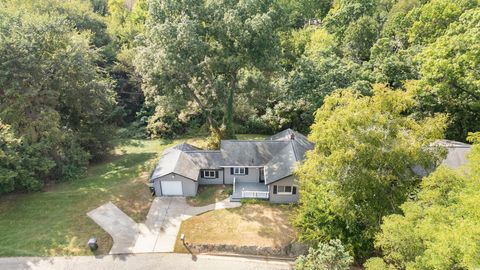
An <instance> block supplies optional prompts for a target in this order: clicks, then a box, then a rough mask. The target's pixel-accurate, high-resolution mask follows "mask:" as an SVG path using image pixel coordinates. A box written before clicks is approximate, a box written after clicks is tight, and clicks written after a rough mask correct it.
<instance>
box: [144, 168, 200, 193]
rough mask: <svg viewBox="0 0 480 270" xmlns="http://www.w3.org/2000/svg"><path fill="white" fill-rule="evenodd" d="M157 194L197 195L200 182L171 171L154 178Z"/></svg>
mask: <svg viewBox="0 0 480 270" xmlns="http://www.w3.org/2000/svg"><path fill="white" fill-rule="evenodd" d="M153 186H154V188H155V195H156V196H185V197H188V196H195V195H197V189H198V182H197V181H195V180H193V179H190V178H187V177H185V176H182V175H179V174H176V173H170V174H167V175H164V176H162V177H159V178H156V179H154V180H153Z"/></svg>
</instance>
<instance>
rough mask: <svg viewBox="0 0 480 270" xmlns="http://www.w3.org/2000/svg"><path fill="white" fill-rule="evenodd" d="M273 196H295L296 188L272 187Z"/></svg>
mask: <svg viewBox="0 0 480 270" xmlns="http://www.w3.org/2000/svg"><path fill="white" fill-rule="evenodd" d="M273 194H279V195H295V194H297V187H295V186H273Z"/></svg>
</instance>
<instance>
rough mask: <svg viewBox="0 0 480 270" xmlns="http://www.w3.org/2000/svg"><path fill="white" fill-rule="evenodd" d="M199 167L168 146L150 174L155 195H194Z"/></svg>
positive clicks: (185, 155)
mask: <svg viewBox="0 0 480 270" xmlns="http://www.w3.org/2000/svg"><path fill="white" fill-rule="evenodd" d="M199 175H200V169H199V168H198V167H197V166H196V165H195V163H193V162H192V161H191V159H190V157H189V156H188V155H187V154H185V153H183V152H182V151H180V150H178V149H176V148H175V147H174V148H170V149H167V150H165V151H164V153H163V155H162V158H160V160H159V161H158V163H157V166H155V169H154V170H153V172H152V175H151V176H150V182H151V183H153V187H154V189H155V195H156V196H195V195H196V194H197V188H198V177H199Z"/></svg>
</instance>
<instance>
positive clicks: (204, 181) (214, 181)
mask: <svg viewBox="0 0 480 270" xmlns="http://www.w3.org/2000/svg"><path fill="white" fill-rule="evenodd" d="M198 183H199V184H200V185H221V184H223V170H218V178H202V177H200V178H198Z"/></svg>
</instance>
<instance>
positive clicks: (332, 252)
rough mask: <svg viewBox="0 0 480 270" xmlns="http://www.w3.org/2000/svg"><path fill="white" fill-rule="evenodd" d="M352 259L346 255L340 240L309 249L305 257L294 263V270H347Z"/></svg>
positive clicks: (300, 257)
mask: <svg viewBox="0 0 480 270" xmlns="http://www.w3.org/2000/svg"><path fill="white" fill-rule="evenodd" d="M352 263H353V257H352V256H350V254H348V252H347V251H346V250H345V248H344V247H343V246H342V242H340V240H338V239H335V240H330V242H328V243H325V244H324V243H320V244H319V246H318V248H316V249H314V248H310V249H309V250H308V254H307V255H306V256H303V255H302V256H299V257H298V258H297V260H296V261H295V270H324V269H329V270H348V269H350V265H351V264H352Z"/></svg>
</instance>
